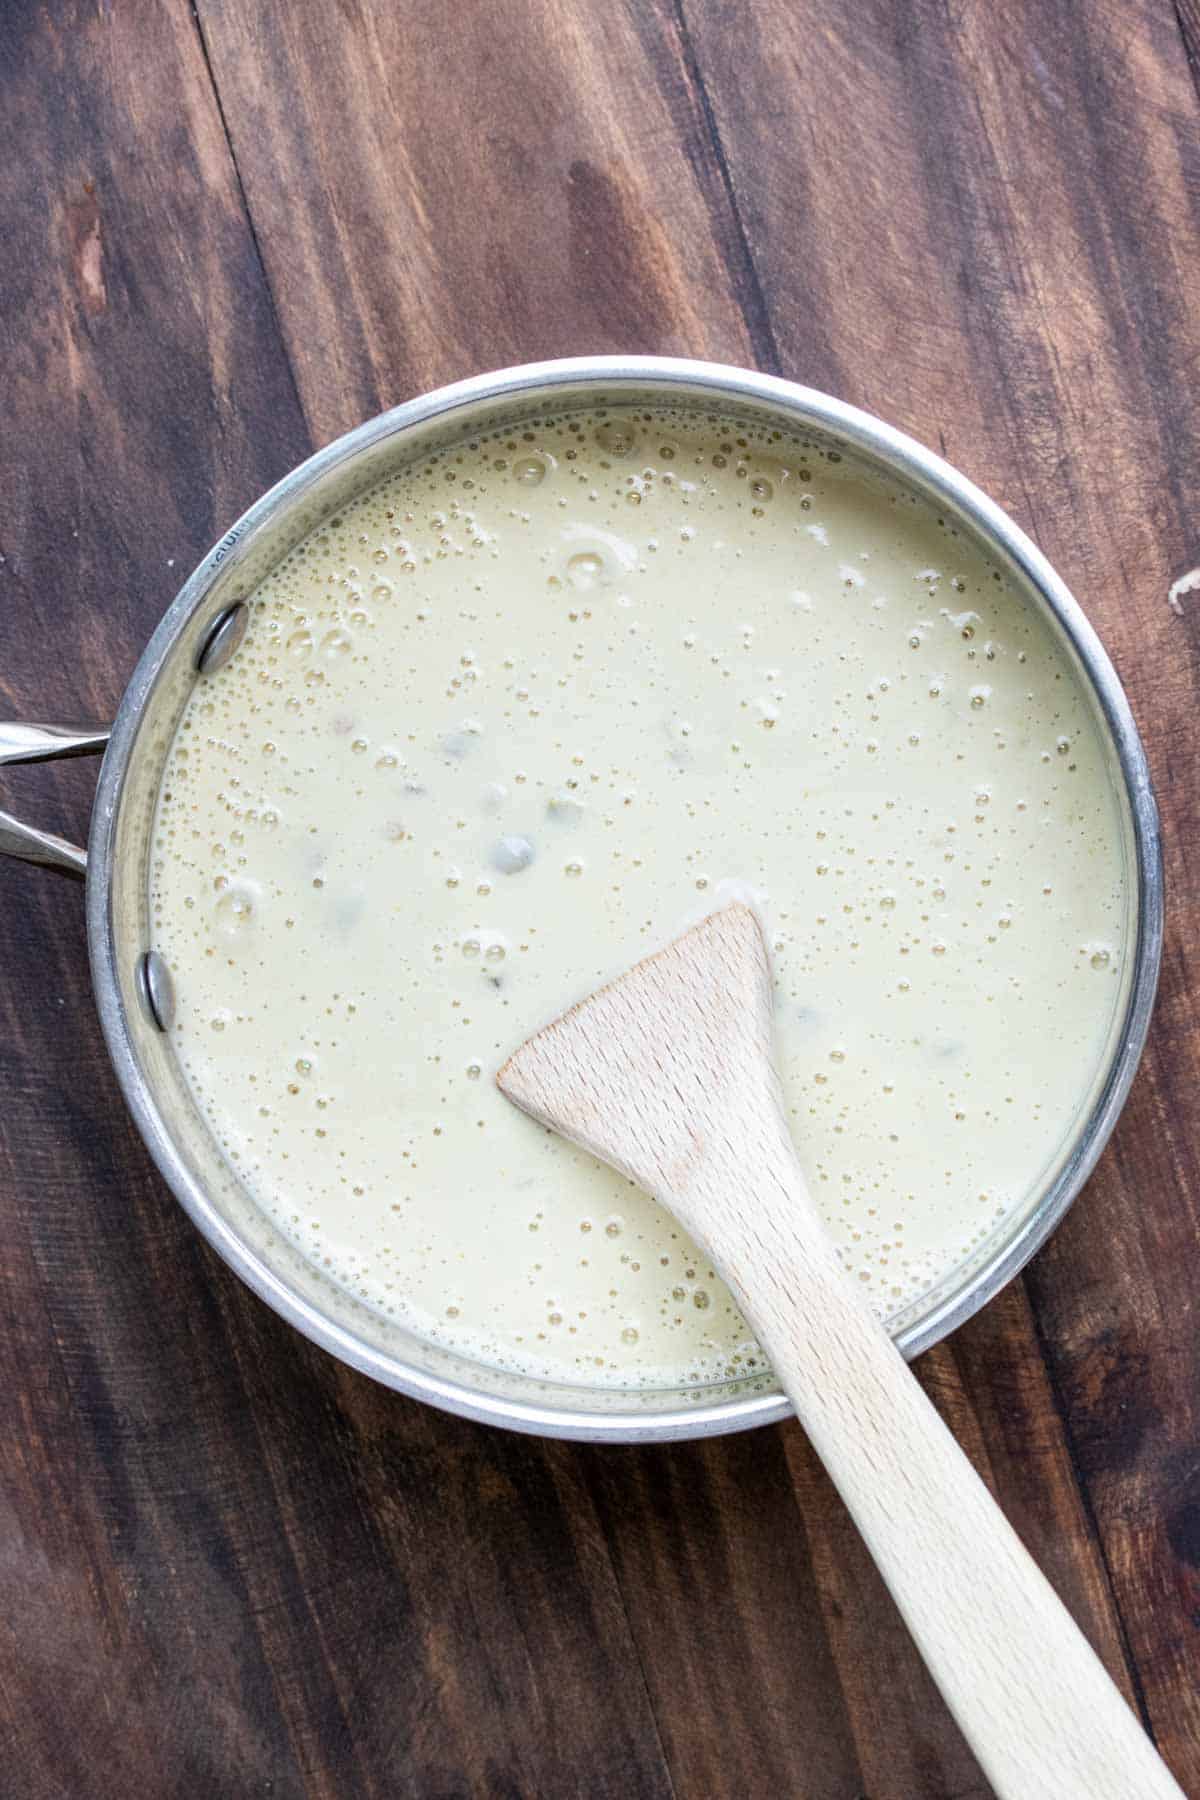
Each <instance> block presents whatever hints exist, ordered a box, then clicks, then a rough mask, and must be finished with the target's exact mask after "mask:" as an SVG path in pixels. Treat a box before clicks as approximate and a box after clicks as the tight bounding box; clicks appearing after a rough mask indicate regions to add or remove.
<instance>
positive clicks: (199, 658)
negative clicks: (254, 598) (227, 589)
mask: <svg viewBox="0 0 1200 1800" xmlns="http://www.w3.org/2000/svg"><path fill="white" fill-rule="evenodd" d="M249 621H250V612H249V609H248V607H247V605H246V602H245V601H244V600H238V601H236V602H235V603H234V605H233V606H227V607H226V608H225V610H224V612H219V613H218V614H217V616H216V618H215V619H214V620H213V622H212V624H211V625H210V626H209V629H208V632H207V634H206V636H205V638H204V642H203V643H202V644H201V646H200V648H199V650H198V651H197V653H196V669H197V672H198V673H199V674H201V675H215V674H216V672H217V670H218V669H223V668H224V667H225V664H226V663H227V662H228V661H229V659H230V657H231V656H232V655H233V653H234V651H235V650H236V649H237V647H238V645H239V644H240V643H241V641H242V639H243V638H244V637H245V635H246V626H247V625H248V623H249Z"/></svg>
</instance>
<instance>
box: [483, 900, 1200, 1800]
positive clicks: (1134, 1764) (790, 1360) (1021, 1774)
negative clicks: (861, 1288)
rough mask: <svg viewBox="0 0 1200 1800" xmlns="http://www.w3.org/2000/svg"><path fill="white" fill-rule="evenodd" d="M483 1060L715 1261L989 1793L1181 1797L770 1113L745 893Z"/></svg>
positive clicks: (767, 1059)
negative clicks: (524, 1038) (877, 1304)
mask: <svg viewBox="0 0 1200 1800" xmlns="http://www.w3.org/2000/svg"><path fill="white" fill-rule="evenodd" d="M497 1080H498V1082H499V1085H500V1088H501V1090H502V1091H503V1092H504V1093H505V1094H507V1095H508V1097H509V1099H510V1100H513V1101H515V1102H516V1104H517V1105H518V1106H520V1107H522V1108H523V1109H524V1110H525V1111H526V1112H527V1113H530V1114H531V1115H532V1116H533V1117H534V1118H535V1119H538V1120H540V1121H541V1123H542V1124H544V1125H548V1126H552V1127H553V1128H554V1130H555V1131H560V1132H562V1133H563V1135H564V1136H565V1137H568V1138H571V1139H572V1140H573V1141H574V1142H575V1143H577V1144H580V1145H582V1146H583V1148H584V1149H585V1150H590V1151H591V1152H592V1154H593V1155H594V1156H599V1157H602V1158H603V1159H604V1161H605V1162H609V1163H612V1165H613V1166H614V1168H617V1169H619V1170H620V1171H621V1172H622V1174H624V1175H628V1176H630V1177H631V1178H632V1179H633V1180H634V1181H636V1182H637V1183H638V1184H639V1185H640V1186H641V1187H644V1188H646V1189H648V1190H649V1192H650V1193H651V1194H653V1195H654V1196H655V1198H656V1199H657V1200H659V1201H661V1203H662V1204H663V1205H664V1206H666V1207H669V1208H670V1210H671V1211H672V1212H673V1213H674V1214H675V1216H676V1218H677V1219H679V1221H680V1223H681V1224H682V1225H683V1226H684V1227H685V1228H686V1230H687V1231H688V1232H689V1233H690V1234H691V1236H692V1237H693V1238H695V1240H696V1242H697V1243H698V1244H700V1245H701V1246H702V1247H703V1248H704V1249H705V1251H706V1252H707V1253H708V1255H709V1256H710V1257H711V1259H712V1262H713V1265H714V1267H715V1268H717V1269H719V1270H720V1272H721V1274H722V1275H723V1276H724V1278H725V1281H726V1282H727V1284H728V1285H729V1287H730V1289H731V1290H732V1292H733V1295H734V1298H735V1299H736V1300H737V1302H738V1304H739V1306H740V1307H741V1308H742V1311H743V1312H744V1314H745V1316H746V1319H747V1320H748V1322H749V1323H750V1325H751V1326H752V1328H753V1329H754V1331H755V1333H756V1334H757V1336H758V1339H759V1341H760V1343H761V1344H762V1346H763V1348H764V1349H765V1350H766V1351H767V1353H768V1355H769V1356H770V1358H771V1361H772V1363H773V1365H774V1368H775V1372H776V1374H777V1376H778V1377H779V1380H780V1381H781V1382H782V1384H783V1386H784V1388H785V1389H786V1391H787V1394H788V1396H789V1398H790V1399H791V1401H792V1404H793V1405H794V1406H795V1409H796V1412H797V1415H798V1416H799V1418H800V1421H801V1423H802V1424H803V1426H804V1428H805V1430H806V1431H807V1432H808V1435H809V1437H810V1438H811V1440H812V1442H813V1444H814V1445H815V1447H816V1449H817V1452H818V1454H819V1455H820V1457H821V1459H822V1461H823V1462H824V1464H825V1467H826V1468H827V1469H828V1471H829V1473H830V1475H831V1476H832V1477H833V1480H834V1481H835V1483H836V1484H837V1487H838V1489H839V1491H840V1493H841V1495H842V1498H843V1500H844V1501H845V1502H846V1505H847V1506H848V1507H849V1509H850V1512H851V1514H852V1515H853V1517H854V1520H855V1523H856V1524H857V1525H858V1528H859V1530H860V1531H861V1532H862V1534H863V1537H864V1538H865V1539H866V1542H867V1545H868V1547H869V1549H870V1551H871V1554H872V1556H873V1557H874V1558H875V1561H876V1563H877V1564H878V1565H879V1568H880V1571H881V1572H882V1574H883V1577H884V1579H885V1581H886V1582H887V1584H888V1586H889V1587H890V1589H891V1591H892V1594H893V1596H894V1597H895V1600H896V1603H897V1605H898V1606H899V1608H900V1611H901V1613H902V1614H903V1615H904V1619H905V1621H906V1623H907V1625H908V1628H909V1630H910V1631H911V1632H912V1634H913V1637H914V1638H915V1639H916V1641H917V1644H918V1646H919V1648H920V1651H921V1654H922V1655H923V1656H924V1658H925V1661H926V1663H927V1664H928V1666H929V1670H930V1673H931V1674H932V1675H933V1678H934V1680H935V1681H936V1682H937V1684H938V1686H939V1687H940V1688H941V1690H942V1693H943V1694H944V1695H945V1698H946V1701H947V1703H948V1704H949V1706H950V1710H951V1711H952V1713H953V1714H954V1717H955V1718H956V1719H957V1721H958V1723H959V1726H960V1727H961V1729H962V1731H963V1733H964V1735H965V1736H966V1738H967V1740H968V1742H969V1743H970V1745H971V1747H972V1749H973V1750H974V1752H975V1754H976V1756H977V1757H978V1758H979V1761H980V1763H981V1764H982V1766H983V1768H984V1770H985V1771H986V1773H987V1776H988V1779H989V1780H990V1781H991V1783H992V1785H993V1787H994V1788H995V1790H996V1793H997V1794H998V1795H1000V1796H1001V1797H1002V1800H1164V1797H1165V1796H1168V1795H1171V1796H1174V1797H1175V1800H1181V1790H1180V1788H1179V1787H1178V1786H1177V1784H1176V1783H1175V1781H1174V1780H1173V1779H1172V1777H1171V1775H1170V1774H1169V1773H1168V1771H1167V1769H1166V1767H1165V1765H1164V1764H1163V1763H1162V1762H1161V1761H1160V1759H1159V1757H1158V1755H1157V1754H1156V1752H1155V1751H1154V1749H1153V1747H1152V1746H1151V1744H1150V1741H1149V1739H1148V1738H1147V1737H1146V1736H1145V1735H1144V1734H1143V1732H1142V1729H1141V1727H1140V1725H1139V1724H1138V1723H1137V1721H1136V1719H1135V1718H1134V1716H1133V1714H1132V1713H1131V1712H1130V1710H1129V1708H1128V1707H1127V1706H1126V1704H1125V1702H1124V1700H1123V1699H1122V1698H1121V1696H1120V1694H1119V1693H1118V1692H1117V1690H1116V1688H1115V1687H1114V1686H1113V1684H1112V1682H1111V1681H1110V1679H1109V1677H1108V1675H1107V1674H1106V1673H1105V1670H1104V1667H1103V1665H1102V1664H1101V1662H1100V1660H1099V1658H1098V1657H1097V1656H1096V1655H1095V1653H1094V1651H1093V1650H1092V1649H1091V1648H1090V1646H1089V1645H1088V1643H1087V1641H1086V1640H1085V1638H1084V1637H1083V1635H1082V1634H1081V1632H1080V1631H1079V1629H1078V1627H1077V1626H1076V1625H1075V1623H1074V1622H1073V1620H1072V1619H1071V1617H1070V1615H1069V1614H1068V1613H1067V1611H1066V1610H1065V1608H1064V1607H1063V1606H1062V1604H1061V1602H1060V1601H1059V1599H1058V1597H1057V1595H1056V1594H1055V1593H1054V1590H1053V1589H1052V1588H1051V1587H1050V1585H1049V1583H1048V1582H1047V1581H1046V1580H1045V1578H1044V1576H1043V1575H1042V1574H1041V1573H1040V1571H1039V1570H1038V1569H1037V1568H1036V1567H1035V1565H1034V1563H1033V1562H1032V1560H1031V1559H1030V1557H1029V1555H1028V1553H1027V1552H1026V1550H1025V1549H1024V1547H1023V1546H1022V1544H1021V1542H1020V1540H1019V1539H1018V1538H1017V1536H1016V1534H1015V1533H1014V1531H1013V1530H1012V1528H1011V1526H1010V1525H1009V1524H1008V1522H1007V1520H1006V1519H1005V1518H1004V1516H1003V1514H1002V1513H1001V1512H1000V1510H999V1508H998V1507H997V1506H996V1504H995V1502H994V1501H993V1500H992V1498H991V1496H990V1494H989V1493H988V1490H987V1488H986V1487H985V1486H984V1484H983V1482H982V1481H981V1480H980V1479H979V1477H978V1476H977V1475H976V1473H975V1471H974V1469H973V1468H972V1467H971V1465H970V1463H969V1462H968V1461H967V1459H966V1457H965V1456H964V1455H963V1453H962V1451H961V1450H960V1449H959V1447H958V1444H957V1443H956V1442H955V1440H954V1438H953V1437H952V1436H951V1435H950V1432H949V1431H948V1430H947V1429H946V1426H945V1425H944V1424H943V1423H942V1421H941V1419H940V1417H939V1416H938V1414H937V1413H936V1412H935V1410H934V1408H933V1406H932V1405H931V1404H930V1402H929V1401H928V1400H927V1399H926V1397H925V1394H924V1392H923V1390H922V1389H921V1387H920V1386H919V1385H918V1384H917V1382H916V1381H915V1380H914V1379H913V1377H912V1375H911V1374H910V1372H909V1370H908V1367H907V1365H906V1364H905V1362H904V1360H903V1358H902V1357H901V1356H900V1354H899V1352H898V1351H897V1350H896V1348H895V1346H894V1345H893V1344H892V1342H891V1339H890V1338H889V1337H888V1335H887V1333H886V1332H885V1331H884V1329H883V1327H882V1326H881V1325H880V1324H879V1323H878V1321H877V1320H876V1319H875V1317H874V1315H873V1314H872V1313H871V1311H870V1310H869V1308H868V1307H867V1305H866V1303H865V1302H864V1300H863V1298H862V1296H861V1295H860V1293H859V1292H858V1288H857V1284H856V1283H854V1282H852V1281H851V1280H850V1278H849V1277H848V1276H847V1275H846V1274H845V1272H844V1271H843V1269H842V1266H841V1263H840V1261H839V1258H838V1254H837V1251H836V1249H835V1248H834V1245H833V1243H832V1240H831V1239H830V1238H829V1237H828V1236H827V1234H826V1232H825V1229H824V1226H823V1225H822V1223H821V1220H820V1218H819V1217H818V1215H817V1211H816V1208H815V1207H814V1205H813V1202H812V1199H811V1197H810V1196H809V1193H808V1190H807V1188H806V1186H805V1182H804V1176H803V1175H802V1173H801V1171H800V1166H799V1163H798V1162H797V1160H796V1153H795V1150H794V1149H793V1147H792V1142H791V1138H790V1136H789V1133H788V1128H787V1124H786V1122H785V1119H784V1114H783V1108H782V1105H781V1101H780V1094H779V1087H778V1082H777V1080H776V1077H775V1071H774V1064H773V1060H772V1053H771V979H770V970H769V967H768V962H767V954H766V948H765V945H764V943H763V939H762V932H761V930H760V928H759V924H758V920H757V919H756V917H755V915H754V913H753V912H752V911H751V910H750V908H749V907H747V906H741V905H737V906H731V907H729V908H727V909H726V910H725V911H723V912H718V913H714V914H713V916H712V917H711V918H709V919H706V920H705V921H704V922H703V924H701V925H697V926H696V928H695V929H694V930H693V931H689V932H688V933H687V934H686V935H685V936H684V937H681V938H679V939H678V940H677V941H676V942H675V943H674V944H671V945H670V946H669V947H668V948H667V949H666V950H663V951H661V952H660V953H659V954H658V955H657V956H651V957H649V958H648V959H647V960H646V961H645V962H641V963H639V964H638V965H637V967H636V968H634V969H631V970H630V971H629V973H628V974H627V975H623V976H622V977H621V978H620V980H618V981H615V982H613V983H612V985H611V986H609V987H606V988H602V989H601V990H600V991H599V992H598V993H595V994H593V995H592V996H591V998H590V999H587V1000H584V1001H582V1002H581V1003H580V1004H579V1005H578V1006H576V1007H574V1008H573V1009H572V1010H571V1011H570V1012H568V1013H566V1014H565V1015H564V1017H563V1018H561V1019H558V1020H557V1021H556V1022H555V1023H554V1024H553V1025H548V1026H547V1027H546V1028H545V1030H544V1031H540V1032H538V1034H537V1035H536V1037H532V1038H530V1039H529V1041H528V1043H526V1044H523V1045H522V1047H521V1048H520V1049H519V1050H518V1051H517V1052H516V1054H515V1055H514V1056H513V1057H511V1058H510V1060H509V1061H508V1062H507V1063H506V1064H505V1065H504V1067H503V1068H502V1069H501V1071H500V1073H499V1075H498V1077H497Z"/></svg>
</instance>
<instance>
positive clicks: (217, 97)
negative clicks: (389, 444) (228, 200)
mask: <svg viewBox="0 0 1200 1800" xmlns="http://www.w3.org/2000/svg"><path fill="white" fill-rule="evenodd" d="M189 10H190V12H191V15H192V21H193V23H194V25H195V27H196V42H197V44H198V45H199V47H200V56H201V59H202V61H203V63H204V72H205V74H206V75H207V76H208V80H209V85H210V87H211V88H212V96H213V105H214V106H215V107H216V109H217V118H218V119H219V120H220V123H221V135H222V137H223V138H224V139H225V148H226V151H227V152H228V155H229V166H230V168H231V169H232V170H233V179H234V181H235V182H236V183H237V191H238V199H239V200H240V201H241V205H242V216H243V217H244V218H245V221H246V230H247V231H248V232H249V233H250V242H251V243H252V244H253V246H254V259H255V261H256V262H257V264H258V268H259V273H260V274H261V276H262V282H263V288H264V289H265V291H266V295H267V299H268V301H269V302H270V306H271V323H272V325H273V326H274V328H275V337H276V339H277V341H278V344H279V348H280V351H281V353H282V356H283V366H284V368H285V369H286V370H287V375H288V381H289V383H290V385H291V389H292V398H293V399H294V400H295V402H296V411H297V412H298V413H299V414H300V417H301V418H302V419H303V420H304V424H305V429H306V430H307V431H308V436H309V445H310V448H312V449H315V448H316V445H315V443H314V442H313V434H312V429H311V426H310V425H309V418H308V413H307V412H306V411H305V408H304V396H303V395H302V393H301V392H300V383H299V381H298V380H297V379H296V365H295V364H294V363H293V361H292V352H291V349H290V347H289V345H288V341H287V337H286V336H285V334H284V329H283V320H282V318H281V317H280V312H279V304H278V301H277V299H276V295H275V287H274V283H273V282H272V280H271V271H270V269H269V268H268V267H267V260H266V257H265V256H264V255H263V250H262V244H261V243H260V242H259V237H258V227H257V225H256V224H255V222H254V214H253V213H252V212H251V210H250V197H249V195H248V194H247V192H246V184H245V182H244V181H243V180H242V171H241V169H240V168H239V166H238V159H237V151H236V150H235V148H234V144H233V134H232V133H231V131H230V129H229V120H228V119H227V118H226V116H225V102H224V100H223V99H222V97H221V88H220V84H219V83H218V81H217V72H216V70H215V69H214V67H213V62H212V57H211V56H210V55H209V53H208V39H207V37H206V36H205V32H204V21H203V20H202V19H201V17H200V5H199V0H192V5H191V7H190V9H189Z"/></svg>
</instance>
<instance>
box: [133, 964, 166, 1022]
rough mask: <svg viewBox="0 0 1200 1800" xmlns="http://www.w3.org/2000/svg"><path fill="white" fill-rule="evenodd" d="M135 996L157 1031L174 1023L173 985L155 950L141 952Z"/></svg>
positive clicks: (164, 965)
mask: <svg viewBox="0 0 1200 1800" xmlns="http://www.w3.org/2000/svg"><path fill="white" fill-rule="evenodd" d="M135 979H136V982H137V996H138V1001H139V1002H140V1004H141V1008H142V1011H143V1012H144V1013H145V1015H146V1017H147V1018H148V1019H149V1021H150V1023H151V1024H152V1025H153V1026H154V1027H155V1028H156V1030H158V1031H170V1029H171V1026H172V1025H173V1024H174V1022H175V983H174V981H173V980H172V978H171V971H170V969H168V967H167V965H166V963H165V962H164V961H163V959H162V957H161V956H160V955H159V954H158V951H157V950H146V951H143V953H142V955H141V956H139V957H138V963H137V974H136V977H135Z"/></svg>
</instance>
